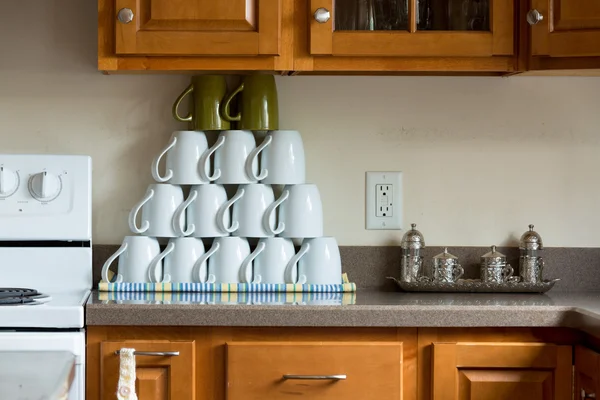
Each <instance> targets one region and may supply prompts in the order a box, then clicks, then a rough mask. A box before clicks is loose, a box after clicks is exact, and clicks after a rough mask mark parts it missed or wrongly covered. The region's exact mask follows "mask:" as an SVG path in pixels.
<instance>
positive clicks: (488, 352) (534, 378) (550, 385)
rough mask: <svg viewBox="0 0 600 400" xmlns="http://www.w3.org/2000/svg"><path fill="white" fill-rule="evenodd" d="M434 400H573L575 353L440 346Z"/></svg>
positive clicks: (548, 347)
mask: <svg viewBox="0 0 600 400" xmlns="http://www.w3.org/2000/svg"><path fill="white" fill-rule="evenodd" d="M432 354H433V371H432V376H433V390H432V399H433V400H506V399H510V400H570V399H571V393H572V382H571V371H572V347H571V346H557V345H553V344H539V343H435V344H434V345H433V351H432Z"/></svg>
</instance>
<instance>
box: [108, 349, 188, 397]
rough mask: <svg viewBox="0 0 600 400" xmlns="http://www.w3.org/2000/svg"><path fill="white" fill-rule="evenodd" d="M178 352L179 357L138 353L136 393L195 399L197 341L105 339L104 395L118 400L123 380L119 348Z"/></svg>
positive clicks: (140, 395)
mask: <svg viewBox="0 0 600 400" xmlns="http://www.w3.org/2000/svg"><path fill="white" fill-rule="evenodd" d="M122 348H134V349H136V351H146V352H161V351H178V352H179V355H178V356H168V357H167V356H136V378H137V379H136V383H135V386H136V392H137V395H138V398H139V399H140V400H173V399H177V400H194V399H195V379H194V378H195V355H194V342H172V341H166V340H139V341H135V340H132V341H127V342H112V341H111V342H109V341H107V342H102V346H101V353H102V361H101V376H100V381H101V382H100V389H101V394H100V398H101V399H102V400H114V398H115V393H116V391H117V384H118V381H119V361H120V359H119V356H118V355H116V354H115V351H117V350H120V349H122Z"/></svg>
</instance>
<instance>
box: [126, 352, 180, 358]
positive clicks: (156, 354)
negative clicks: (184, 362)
mask: <svg viewBox="0 0 600 400" xmlns="http://www.w3.org/2000/svg"><path fill="white" fill-rule="evenodd" d="M115 354H116V355H119V354H121V351H120V350H116V351H115ZM133 355H134V356H154V357H177V356H178V355H179V352H178V351H134V352H133Z"/></svg>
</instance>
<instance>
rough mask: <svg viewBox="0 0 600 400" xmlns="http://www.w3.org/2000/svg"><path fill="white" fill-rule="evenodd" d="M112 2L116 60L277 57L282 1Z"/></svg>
mask: <svg viewBox="0 0 600 400" xmlns="http://www.w3.org/2000/svg"><path fill="white" fill-rule="evenodd" d="M110 1H113V0H110ZM114 1H115V2H116V3H115V11H116V14H117V15H115V18H116V19H117V21H116V23H115V39H116V40H115V45H116V54H121V55H155V56H160V55H231V56H252V55H255V56H256V55H278V54H279V47H280V36H281V1H282V0H227V1H216V0H114Z"/></svg>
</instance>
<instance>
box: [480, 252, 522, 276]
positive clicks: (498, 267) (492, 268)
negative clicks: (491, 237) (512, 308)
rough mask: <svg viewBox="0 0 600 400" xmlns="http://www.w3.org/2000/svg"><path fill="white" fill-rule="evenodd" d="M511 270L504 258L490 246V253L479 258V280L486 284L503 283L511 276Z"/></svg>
mask: <svg viewBox="0 0 600 400" xmlns="http://www.w3.org/2000/svg"><path fill="white" fill-rule="evenodd" d="M513 272H514V271H513V269H512V267H511V266H510V264H508V263H507V262H506V256H505V255H504V254H502V253H500V252H499V251H497V250H496V246H492V251H490V252H488V253H485V254H484V255H482V256H481V270H480V274H481V280H482V281H483V282H488V283H504V282H506V281H507V280H511V279H509V278H510V277H511V275H512V274H513Z"/></svg>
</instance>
